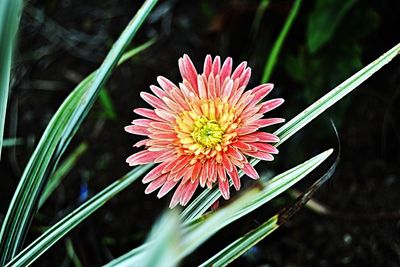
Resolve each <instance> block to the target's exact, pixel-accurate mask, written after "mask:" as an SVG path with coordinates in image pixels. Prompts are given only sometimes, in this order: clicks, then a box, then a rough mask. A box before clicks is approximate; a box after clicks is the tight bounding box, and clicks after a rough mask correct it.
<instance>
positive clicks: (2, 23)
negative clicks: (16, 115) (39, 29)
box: [0, 0, 22, 159]
mask: <svg viewBox="0 0 400 267" xmlns="http://www.w3.org/2000/svg"><path fill="white" fill-rule="evenodd" d="M21 10H22V0H2V1H0V66H1V69H0V159H1V148H2V147H3V145H2V143H3V135H4V124H5V119H6V110H7V100H8V91H9V86H10V72H11V58H12V52H13V49H14V44H15V39H16V33H17V30H18V24H19V20H20V17H21Z"/></svg>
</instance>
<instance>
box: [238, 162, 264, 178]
mask: <svg viewBox="0 0 400 267" xmlns="http://www.w3.org/2000/svg"><path fill="white" fill-rule="evenodd" d="M242 171H243V172H244V173H245V174H246V175H247V176H249V177H250V178H252V179H255V180H257V179H258V178H260V176H259V175H258V173H257V171H256V170H255V169H254V167H253V166H252V165H251V164H250V163H246V164H244V167H243V168H242Z"/></svg>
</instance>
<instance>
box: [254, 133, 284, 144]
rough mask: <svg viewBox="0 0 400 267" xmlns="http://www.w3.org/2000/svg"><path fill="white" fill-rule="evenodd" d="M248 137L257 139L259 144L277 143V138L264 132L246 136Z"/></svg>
mask: <svg viewBox="0 0 400 267" xmlns="http://www.w3.org/2000/svg"><path fill="white" fill-rule="evenodd" d="M247 136H248V137H252V138H254V137H255V138H258V141H259V142H266V143H275V142H279V138H278V137H277V136H276V135H273V134H270V133H266V132H255V133H251V134H249V135H247Z"/></svg>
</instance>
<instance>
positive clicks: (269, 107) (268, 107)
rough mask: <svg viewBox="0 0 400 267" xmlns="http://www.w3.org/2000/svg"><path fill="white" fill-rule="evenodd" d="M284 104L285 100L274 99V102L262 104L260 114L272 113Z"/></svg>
mask: <svg viewBox="0 0 400 267" xmlns="http://www.w3.org/2000/svg"><path fill="white" fill-rule="evenodd" d="M283 102H285V100H284V99H283V98H276V99H272V100H268V101H266V102H263V103H261V104H260V105H261V108H260V111H259V113H265V112H268V111H271V110H273V109H275V108H277V107H279V106H280V105H282V104H283Z"/></svg>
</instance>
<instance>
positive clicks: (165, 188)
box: [157, 180, 179, 198]
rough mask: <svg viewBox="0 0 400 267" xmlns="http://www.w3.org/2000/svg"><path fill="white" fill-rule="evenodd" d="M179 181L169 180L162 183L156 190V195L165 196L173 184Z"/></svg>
mask: <svg viewBox="0 0 400 267" xmlns="http://www.w3.org/2000/svg"><path fill="white" fill-rule="evenodd" d="M178 182H179V181H174V180H169V181H166V182H165V183H164V185H163V186H162V187H161V189H160V191H158V194H157V197H158V198H162V197H163V196H165V195H166V194H167V193H168V192H169V191H171V189H172V188H174V187H175V185H176V184H177V183H178Z"/></svg>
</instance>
